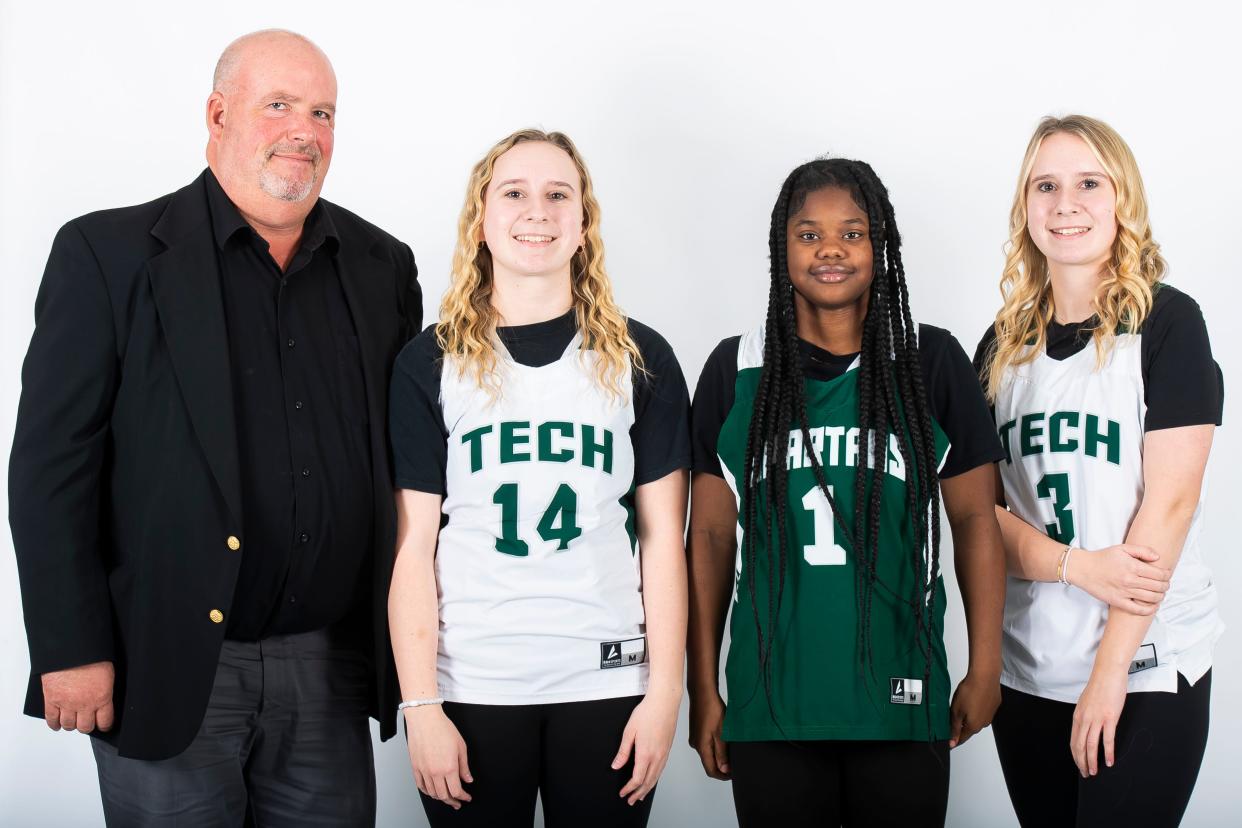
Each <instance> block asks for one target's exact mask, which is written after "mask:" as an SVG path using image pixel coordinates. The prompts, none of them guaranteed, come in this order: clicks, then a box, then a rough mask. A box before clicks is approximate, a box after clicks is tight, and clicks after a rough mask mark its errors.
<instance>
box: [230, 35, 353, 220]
mask: <svg viewBox="0 0 1242 828" xmlns="http://www.w3.org/2000/svg"><path fill="white" fill-rule="evenodd" d="M213 83H214V86H215V88H214V89H213V90H212V93H211V95H210V96H209V97H208V98H207V130H208V140H207V164H208V166H209V167H211V170H212V172H213V173H215V176H216V179H217V180H218V181H219V182H220V186H221V187H223V188H224V192H225V193H226V194H227V195H228V197H229V199H230V200H232V202H233V203H234V204H236V205H237V207H238V209H240V210H241V211H242V214H243V215H245V216H246V217H247V220H251V219H252V218H253V219H255V220H256V221H258V222H259V223H261V224H269V225H271V226H276V225H300V224H301V222H302V221H303V220H304V219H305V217H306V215H307V213H308V212H309V211H310V209H311V207H313V206H314V204H315V200H316V198H318V196H319V190H320V188H321V187H322V186H323V178H324V176H325V175H326V174H327V172H328V165H329V164H330V163H331V160H332V147H333V129H334V127H335V125H336V74H335V73H334V72H333V71H332V64H331V63H330V62H329V61H328V57H327V55H325V54H324V53H323V51H322V50H321V49H320V48H319V47H318V46H316V45H315V44H314V43H311V42H310V41H309V40H307V39H306V38H305V37H303V36H302V35H300V34H296V33H294V32H287V31H283V30H280V29H268V30H265V31H261V32H253V33H251V34H248V35H244V36H243V37H239V38H238V39H237V40H235V41H233V42H232V43H230V44H229V46H228V48H227V49H225V50H224V54H222V55H221V56H220V60H219V62H218V63H217V65H216V73H215V78H214V81H213ZM253 223H254V222H252V224H253Z"/></svg>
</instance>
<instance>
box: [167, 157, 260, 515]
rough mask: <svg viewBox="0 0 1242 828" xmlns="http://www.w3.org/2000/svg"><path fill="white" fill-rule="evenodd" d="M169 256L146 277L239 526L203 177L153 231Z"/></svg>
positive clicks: (223, 333) (224, 344) (224, 348)
mask: <svg viewBox="0 0 1242 828" xmlns="http://www.w3.org/2000/svg"><path fill="white" fill-rule="evenodd" d="M151 233H152V235H154V236H155V237H156V238H158V239H160V241H162V242H164V243H165V244H167V245H168V249H167V250H166V251H164V252H163V253H161V254H160V255H158V256H156V257H155V258H153V259H151V260H150V262H149V263H148V272H149V276H150V282H151V291H152V294H153V296H154V298H155V305H156V308H157V309H158V311H159V317H160V324H161V327H162V328H163V332H164V338H165V341H166V342H167V343H168V352H169V355H170V357H171V358H172V364H173V370H174V371H175V372H176V375H177V380H178V385H179V386H180V388H181V393H182V395H183V397H184V398H185V404H186V407H187V408H188V409H189V412H190V421H191V422H192V423H193V425H194V432H195V434H196V435H197V436H198V440H199V443H200V444H201V445H202V448H203V452H204V454H205V455H206V457H207V463H208V465H209V466H210V468H211V472H212V474H213V476H214V477H215V479H216V483H217V484H218V486H219V487H220V492H221V494H222V495H223V497H224V501H225V503H226V504H227V505H228V508H229V511H230V512H231V513H232V516H233V519H234V521H235V522H236V525H238V526H240V525H241V521H242V509H241V473H240V464H239V460H238V450H237V428H236V422H235V417H236V414H235V412H234V410H233V382H232V372H231V370H230V364H229V343H228V331H227V327H226V323H225V318H224V300H223V298H222V296H221V294H220V276H219V267H218V264H217V258H216V250H215V244H214V241H213V237H212V232H211V220H210V216H209V214H208V209H207V196H206V193H205V192H204V189H203V185H202V179H201V178H200V179H199V180H198V181H196V182H195V183H194V184H191V185H190V186H189V187H187V188H185V189H183V190H180V191H179V192H178V193H176V195H174V197H173V199H172V201H171V202H170V203H169V206H168V209H167V210H165V212H164V215H163V216H162V217H161V218H160V220H159V222H158V223H157V224H156V225H155V227H154V228H152V231H151Z"/></svg>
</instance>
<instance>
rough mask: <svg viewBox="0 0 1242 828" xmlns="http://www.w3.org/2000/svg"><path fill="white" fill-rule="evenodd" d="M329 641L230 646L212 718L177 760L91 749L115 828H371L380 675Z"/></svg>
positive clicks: (326, 637)
mask: <svg viewBox="0 0 1242 828" xmlns="http://www.w3.org/2000/svg"><path fill="white" fill-rule="evenodd" d="M334 639H335V636H334V635H333V634H332V633H331V632H329V631H327V630H321V631H318V632H311V633H301V634H298V635H281V636H272V637H271V638H266V639H263V640H262V641H258V642H254V643H243V642H238V641H225V642H224V646H223V648H222V650H221V652H220V665H219V668H218V669H217V671H216V679H215V684H214V685H213V687H212V690H211V700H210V701H209V702H208V704H207V714H206V716H205V717H204V719H203V724H202V727H201V728H200V729H199V732H198V735H197V736H195V737H194V741H193V742H192V743H191V744H190V746H189V747H188V748H186V750H185V752H183V753H181V754H179V755H177V756H174V757H173V758H171V759H163V760H159V761H144V760H141V759H126V758H122V757H121V756H119V755H117V752H116V748H114V747H112V746H111V745H108V744H107V743H105V742H102V741H100V740H99V739H92V740H91V744H92V745H93V746H94V751H95V764H96V766H97V767H98V769H99V789H100V793H101V794H102V796H103V808H104V817H105V819H106V820H107V824H108V825H109V826H123V827H124V828H130V826H178V828H182V827H183V826H185V827H187V828H188V827H189V826H195V827H197V826H211V828H217V827H220V828H225V827H227V826H256V828H269V827H270V826H286V825H288V826H351V828H352V826H367V825H374V824H375V763H374V757H373V756H372V753H371V731H370V726H369V724H368V722H367V700H368V696H369V693H368V687H369V685H370V682H369V679H370V676H369V672H370V670H369V667H368V665H367V660H366V658H365V657H364V656H363V655H362V654H361V653H360V652H358V651H357V650H355V649H351V648H350V647H348V646H345V645H344V643H343V642H341V641H337V640H334Z"/></svg>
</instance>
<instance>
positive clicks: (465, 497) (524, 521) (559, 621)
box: [436, 336, 647, 704]
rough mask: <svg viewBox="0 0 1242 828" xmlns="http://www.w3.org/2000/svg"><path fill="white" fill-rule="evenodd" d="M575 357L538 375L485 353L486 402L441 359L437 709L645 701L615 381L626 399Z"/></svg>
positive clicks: (626, 467)
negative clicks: (491, 373) (447, 704)
mask: <svg viewBox="0 0 1242 828" xmlns="http://www.w3.org/2000/svg"><path fill="white" fill-rule="evenodd" d="M580 343H581V338H580V337H579V336H575V337H574V339H573V340H572V341H571V342H570V345H569V347H568V348H566V350H565V353H564V354H563V355H562V356H561V358H560V359H559V360H557V361H555V362H553V363H551V364H548V365H543V366H539V367H532V366H528V365H522V364H520V363H518V362H516V361H514V360H513V359H512V358H511V357H509V355H508V354H507V353H506V352H505V351H504V349H503V346H499V347H498V348H497V359H498V361H499V362H500V372H501V373H500V378H501V386H502V389H503V390H502V392H501V394H500V396H499V397H497V398H495V399H492V398H491V397H490V396H489V395H488V393H487V391H485V390H483V389H481V388H479V387H478V386H477V384H476V383H475V381H474V377H473V375H472V374H471V373H470V372H468V371H467V372H466V373H465V375H464V376H463V375H460V374H459V372H458V370H457V368H456V366H455V365H454V364H453V361H452V360H451V359H446V360H445V366H444V370H443V372H442V379H441V389H440V404H441V406H442V409H443V415H444V423H445V426H446V427H447V430H448V454H447V463H446V468H445V475H446V491H447V495H446V497H445V499H444V502H443V507H442V508H443V512H444V515H445V518H446V521H447V522H446V523H445V525H444V526H443V528H442V529H441V530H440V536H439V545H438V548H437V551H436V577H437V580H438V583H439V593H440V641H439V653H438V662H437V672H438V682H439V687H440V691H441V693H442V694H443V696H444V697H445V698H446V699H449V700H451V701H458V702H466V703H471V704H540V703H552V702H566V701H585V700H590V699H601V698H615V697H619V696H629V695H640V694H642V693H643V692H645V690H646V682H647V664H646V663H645V662H646V647H645V639H644V629H645V628H644V616H643V604H642V593H641V579H640V569H639V558H638V554H637V548H636V542H635V535H634V511H633V496H634V492H633V480H634V450H633V446H632V444H631V442H630V427H631V425H633V423H634V406H633V394H632V393H631V382H630V381H629V377H628V372H627V377H626V382H625V383H624V391H625V395H624V399H623V400H620V401H618V400H614V399H612V398H611V397H610V396H609V395H608V394H607V393H606V392H605V391H603V390H601V389H600V387H599V386H598V384H597V383H596V381H595V378H594V371H595V364H596V360H597V355H596V354H595V352H594V351H589V350H582V349H580V347H579V346H580ZM614 667H616V668H621V669H611V668H614Z"/></svg>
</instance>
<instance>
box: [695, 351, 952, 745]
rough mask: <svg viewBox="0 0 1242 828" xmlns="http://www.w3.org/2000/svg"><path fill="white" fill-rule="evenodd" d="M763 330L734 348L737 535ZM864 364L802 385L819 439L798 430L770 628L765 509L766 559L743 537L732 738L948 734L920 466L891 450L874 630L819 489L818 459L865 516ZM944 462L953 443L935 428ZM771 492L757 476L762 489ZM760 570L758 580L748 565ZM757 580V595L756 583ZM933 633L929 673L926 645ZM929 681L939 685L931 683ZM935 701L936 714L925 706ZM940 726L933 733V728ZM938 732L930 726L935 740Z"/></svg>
mask: <svg viewBox="0 0 1242 828" xmlns="http://www.w3.org/2000/svg"><path fill="white" fill-rule="evenodd" d="M763 340H764V331H763V329H762V328H760V329H758V330H755V331H752V332H750V333H748V334H745V335H743V336H742V338H741V341H740V342H739V343H738V349H737V378H736V381H735V387H734V402H733V405H732V407H731V408H730V410H729V413H728V416H727V417H726V418H725V420H724V423H723V424H722V426H721V428H720V435H719V438H718V443H717V447H718V448H717V450H718V453H719V458H720V465H721V468H722V470H723V471H724V478H725V481H726V482H727V483H728V484H729V486H730V488H731V489H732V490H733V492H734V495H735V497H736V498H737V501H738V515H739V517H738V531H739V535H740V533H741V528H742V525H743V524H742V521H743V516H744V514H745V510H746V508H747V503H746V502H745V501H744V498H743V497H742V486H741V481H742V480H743V465H744V463H745V456H746V442H747V434H748V430H749V428H750V420H751V416H752V412H753V409H754V403H755V394H756V391H757V388H758V385H759V378H760V375H761V373H762V370H763ZM858 376H859V371H858V369H857V361H855V363H854V365H853V367H851V368H850V369H849V370H847V371H845V373H843V374H841V375H840V376H838V377H836V378H834V379H830V380H816V379H812V378H807V379H806V380H805V393H806V415H807V425H808V428H809V434H810V438H811V443H810V445H807V444H806V443H805V442H804V439H803V436H802V434H801V430H800V429H799V428H798V427H797V426H796V425H794V424H790V434H789V444H788V446H789V448H788V455H787V457H786V468H787V470H788V477H787V487H788V503H787V504H779V505H778V507H777V508H778V509H779V510H780V512H781V513H782V514H783V516H784V518H785V520H786V526H787V527H788V529H789V535H788V541H787V542H788V558H787V561H786V566H785V576H784V577H785V581H786V582H785V587H784V594H783V596H782V599H781V601H780V609H779V612H778V613H776V617H775V620H774V626H773V621H772V620H771V613H770V610H771V609H772V608H773V607H774V603H773V601H772V600H771V598H770V596H769V594H768V587H767V584H768V583H769V573H771V574H770V577H771V579H772V582H773V583H775V582H776V580H777V579H778V578H779V577H780V574H779V573H778V572H776V571H775V569H776V568H777V567H778V566H779V564H778V563H777V559H778V552H777V550H775V549H770V548H768V547H769V545H770V543H771V540H770V537H769V536H770V533H769V532H768V529H767V526H766V525H765V523H764V521H763V517H762V509H760V508H758V504H756V518H755V526H754V529H753V531H754V535H755V542H756V552H755V554H754V555H753V557H752V556H749V555H746V554H744V552H743V550H744V549H745V545H746V542H747V539H746V538H742V537H740V538H739V552H738V559H737V588H736V593H735V602H734V606H733V613H732V616H733V617H732V621H731V626H730V635H731V643H730V646H729V655H728V661H727V664H726V667H725V674H726V679H727V685H728V696H729V698H728V706H727V707H726V712H725V721H724V738H725V740H726V741H760V740H771V739H901V740H906V739H913V740H923V741H926V740H927V739H928V737H929V735H930V736H931V738H934V739H945V738H948V703H949V675H948V670H947V665H946V661H945V651H944V642H943V629H944V608H945V591H944V583H943V579H942V578H939V577H937V579H936V584H935V587H934V592H935V600H934V608H933V612H932V613H931V614H930V617H929V618H927V617H925V623H926V624H927V625H928V629H925V630H924V631H922V633H921V634H920V631H918V630H917V629H916V614H915V611H914V602H915V601H917V600H919V599H918V597H917V596H919V595H920V590H921V588H922V584H923V582H924V581H925V580H926V577H927V571H926V569H925V568H921V567H919V566H916V565H915V560H916V559H915V540H914V525H913V520H912V516H911V514H910V511H909V508H908V506H907V501H906V487H907V486H908V485H913V483H914V480H913V476H914V470H913V469H911V468H909V467H907V466H906V464H905V463H904V462H903V459H902V455H901V451H900V448H899V446H898V443H897V437H896V436H891V437H890V440H889V444H888V446H886V447H885V451H884V452H883V454H884V460H883V461H882V462H881V463H880V464H879V465H880V468H881V472H880V474H879V475H878V477H879V479H880V481H881V485H882V487H883V492H882V495H881V507H880V513H881V514H880V535H879V537H880V550H879V554H878V560H877V562H876V566H877V570H878V578H879V581H880V582H882V583H881V584H877V585H876V587H875V590H874V597H873V605H872V607H871V613H870V618H869V619H868V620H869V623H866V622H865V619H864V618H863V615H862V613H861V612H860V609H859V603H858V588H857V583H858V582H857V576H856V572H855V567H856V550H854V549H853V548H851V547H850V545H849V543H848V541H847V539H846V538H844V537H842V536H841V534H842V533H841V531H840V529H839V528H838V524H837V523H836V521H835V520H834V518H833V513H832V510H831V507H830V506H829V503H828V500H827V498H826V497H825V496H824V494H823V492H822V491H821V490H820V488H819V487H818V485H817V482H816V479H815V474H814V471H813V470H812V467H811V464H810V458H809V453H810V452H812V451H813V452H815V454H816V456H817V457H818V458H819V461H820V463H821V464H822V466H823V470H824V475H825V477H826V479H827V483H828V487H829V491H830V492H831V493H832V495H833V498H834V499H835V500H836V502H837V504H838V506H839V507H840V509H841V511H842V513H843V514H844V515H846V516H847V520H849V521H850V529H851V531H852V528H853V522H852V517H853V515H854V512H855V510H856V509H858V508H861V504H858V503H857V502H856V500H855V497H854V485H855V484H854V473H855V468H856V467H857V465H858V464H859V463H860V462H866V460H865V453H866V440H865V439H864V440H863V441H862V442H861V445H862V448H861V449H860V441H859V428H858ZM932 425H933V430H934V432H935V441H936V456H937V462H941V461H943V459H944V458H945V456H946V454H947V452H948V450H949V442H948V439H947V438H946V436H945V433H944V431H943V430H942V429H941V427H940V425H939V424H938V423H936V422H935V421H934V420H933V423H932ZM766 485H767V483H766V482H765V481H760V484H759V488H760V491H762V489H763V488H764V487H765V486H766ZM752 568H753V569H754V571H753V572H752V571H751V569H752ZM752 578H753V579H754V583H755V585H756V587H755V590H754V596H753V598H752V595H751V589H750V588H749V584H750V580H751V579H752ZM756 613H757V614H758V617H759V619H760V623H761V624H762V627H763V629H764V635H765V636H768V637H770V640H771V646H772V667H771V688H770V697H771V701H770V703H769V694H768V692H766V691H765V688H764V677H763V673H762V670H761V669H760V666H759V657H758V635H757V631H756V626H755V615H756ZM925 635H930V636H931V638H932V658H931V665H930V675H928V674H927V660H926V656H925V651H924V648H923V646H921V645H920V644H919V642H920V641H925V640H926V639H925V638H923V637H922V636H925ZM860 636H861V637H863V638H866V639H868V640H869V642H870V648H871V659H870V661H869V662H868V661H864V660H863V657H862V656H863V653H862V651H861V650H860V645H859V641H860ZM929 680H930V686H928V682H929ZM928 705H930V710H929V709H928V707H927V706H928ZM929 723H930V728H929ZM929 730H930V732H929Z"/></svg>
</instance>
